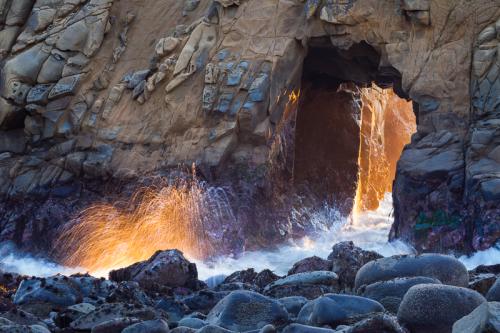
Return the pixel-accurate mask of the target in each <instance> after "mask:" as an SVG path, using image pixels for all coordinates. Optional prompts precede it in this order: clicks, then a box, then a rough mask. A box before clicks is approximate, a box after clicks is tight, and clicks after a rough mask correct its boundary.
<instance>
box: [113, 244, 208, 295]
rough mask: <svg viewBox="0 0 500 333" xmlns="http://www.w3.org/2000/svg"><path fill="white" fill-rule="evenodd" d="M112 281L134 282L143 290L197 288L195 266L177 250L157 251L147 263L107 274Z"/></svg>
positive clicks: (140, 263) (143, 262)
mask: <svg viewBox="0 0 500 333" xmlns="http://www.w3.org/2000/svg"><path fill="white" fill-rule="evenodd" d="M109 276H110V278H111V280H113V281H136V282H138V283H139V285H140V286H141V287H143V288H145V289H159V288H160V286H168V287H171V288H175V287H187V288H191V289H198V288H199V281H198V271H197V270H196V265H194V264H192V263H190V262H189V261H188V260H187V259H186V258H185V257H184V255H183V254H182V252H180V251H178V250H167V251H158V252H156V253H155V254H154V255H153V256H152V257H151V258H149V259H148V260H147V261H142V262H139V263H136V264H133V265H131V266H129V267H126V268H123V269H119V270H116V271H112V272H110V273H109Z"/></svg>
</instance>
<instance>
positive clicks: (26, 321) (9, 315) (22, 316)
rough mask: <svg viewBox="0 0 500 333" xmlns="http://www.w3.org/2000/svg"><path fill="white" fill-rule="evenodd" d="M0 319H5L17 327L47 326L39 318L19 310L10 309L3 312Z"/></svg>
mask: <svg viewBox="0 0 500 333" xmlns="http://www.w3.org/2000/svg"><path fill="white" fill-rule="evenodd" d="M0 318H5V319H7V320H9V321H11V322H13V323H15V324H18V325H40V326H44V327H46V326H47V325H46V324H45V323H44V322H43V321H42V320H41V319H40V318H38V317H36V316H34V315H32V314H31V313H29V312H26V311H23V310H20V309H12V310H10V311H8V312H4V313H2V314H1V315H0Z"/></svg>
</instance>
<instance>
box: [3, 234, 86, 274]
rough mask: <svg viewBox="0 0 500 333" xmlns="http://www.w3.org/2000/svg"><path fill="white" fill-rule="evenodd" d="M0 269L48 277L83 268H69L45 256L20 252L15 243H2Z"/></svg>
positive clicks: (71, 272) (73, 272) (70, 272)
mask: <svg viewBox="0 0 500 333" xmlns="http://www.w3.org/2000/svg"><path fill="white" fill-rule="evenodd" d="M0 271H5V272H11V273H17V274H21V275H36V276H39V277H47V276H51V275H55V274H58V273H60V274H64V275H71V274H76V273H78V272H81V271H82V269H81V268H68V267H64V266H62V265H58V264H56V263H54V262H51V261H49V260H46V259H44V258H37V257H34V256H32V255H30V254H27V253H22V252H20V251H19V250H18V249H17V248H16V247H15V245H14V244H12V243H10V242H5V243H2V244H0Z"/></svg>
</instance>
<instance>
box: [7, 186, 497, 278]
mask: <svg viewBox="0 0 500 333" xmlns="http://www.w3.org/2000/svg"><path fill="white" fill-rule="evenodd" d="M219 192H220V191H219ZM391 211H392V202H391V195H390V194H387V195H386V196H385V198H384V200H382V202H381V204H380V207H379V209H377V210H376V211H371V212H365V213H362V214H361V215H360V216H359V217H360V218H359V220H358V223H357V224H355V225H353V224H351V223H350V219H349V218H346V217H342V216H341V215H340V214H339V213H338V211H337V210H336V209H334V208H332V207H328V206H324V207H323V208H321V209H319V210H318V211H315V212H313V213H311V212H307V214H308V215H310V216H311V219H312V220H313V221H314V222H313V223H315V224H316V225H318V226H320V225H322V226H323V228H324V226H326V225H328V226H329V228H328V229H324V231H323V232H321V233H319V234H317V235H316V236H309V237H305V238H303V239H301V240H296V241H290V242H288V243H287V244H283V245H281V246H279V247H278V248H277V249H275V250H262V251H251V252H245V253H242V254H241V255H239V256H237V257H235V256H220V257H216V258H214V259H211V260H209V261H203V260H200V259H195V258H194V257H192V256H189V255H188V258H189V259H190V260H191V261H193V262H195V263H196V264H197V267H198V273H199V277H200V279H208V278H210V277H214V276H220V275H229V274H231V273H233V272H235V271H237V270H243V269H247V268H254V269H255V270H256V271H260V270H263V269H271V270H272V271H274V272H275V273H276V274H279V275H284V274H286V273H287V271H288V270H289V269H290V268H291V267H292V266H293V264H294V263H295V262H297V261H299V260H301V259H304V258H307V257H310V256H314V255H315V256H319V257H323V258H326V257H327V256H328V254H329V253H330V252H331V247H332V246H333V245H334V244H336V243H338V242H341V241H353V242H354V243H355V244H356V245H357V246H359V247H361V248H363V249H365V250H372V251H376V252H378V253H380V254H382V255H384V256H391V255H396V254H406V253H413V252H414V251H413V249H412V248H411V247H410V246H409V245H407V244H405V243H403V242H401V241H395V242H387V235H388V233H389V229H390V226H391V224H392V222H393V219H392V216H391ZM332 219H333V221H332ZM156 250H157V248H156V247H155V249H154V251H156ZM146 258H147V257H145V258H141V259H140V260H143V259H146ZM133 260H135V259H133ZM133 260H126V262H125V261H124V264H119V263H115V264H116V265H123V266H126V265H128V264H131V263H133V262H132V261H133ZM459 260H460V261H462V262H463V263H464V264H465V266H466V267H467V268H468V269H474V268H475V267H477V266H479V265H494V264H500V245H497V247H494V248H491V249H488V250H486V251H481V252H477V253H475V254H474V255H472V256H470V257H467V256H462V257H460V258H459ZM117 267H118V266H117ZM117 267H115V268H117ZM0 269H3V270H5V271H9V272H13V273H18V274H23V275H36V276H41V277H45V276H50V275H54V274H57V273H61V274H65V275H70V274H74V273H77V272H84V271H86V270H85V269H84V268H69V267H65V266H62V265H58V264H56V263H53V262H51V261H49V260H46V259H43V258H36V257H33V256H31V255H28V254H23V253H20V252H19V251H18V250H16V249H15V247H14V246H13V245H12V244H0ZM109 270H110V269H109V268H108V269H105V268H104V267H103V269H101V270H99V271H96V272H94V275H96V276H99V277H107V273H108V271H109Z"/></svg>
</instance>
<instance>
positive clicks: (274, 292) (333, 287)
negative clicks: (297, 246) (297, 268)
mask: <svg viewBox="0 0 500 333" xmlns="http://www.w3.org/2000/svg"><path fill="white" fill-rule="evenodd" d="M337 291H339V288H338V277H337V274H335V273H333V272H329V271H317V272H304V273H298V274H293V275H289V276H287V277H284V278H282V279H279V280H276V281H274V282H273V283H271V284H269V285H267V286H266V287H265V288H264V294H266V295H269V296H272V297H275V298H283V297H288V296H304V297H306V298H308V299H312V298H316V297H318V296H320V295H323V294H326V293H332V292H337Z"/></svg>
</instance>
